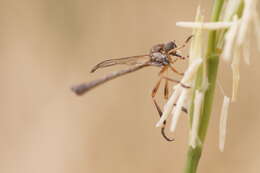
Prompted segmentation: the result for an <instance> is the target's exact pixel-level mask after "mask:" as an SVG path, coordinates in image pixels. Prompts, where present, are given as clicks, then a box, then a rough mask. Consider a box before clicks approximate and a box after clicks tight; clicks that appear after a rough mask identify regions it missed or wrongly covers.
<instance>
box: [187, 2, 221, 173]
mask: <svg viewBox="0 0 260 173" xmlns="http://www.w3.org/2000/svg"><path fill="white" fill-rule="evenodd" d="M224 1H225V0H215V2H214V6H213V12H212V17H211V21H212V22H216V21H218V20H219V17H220V13H221V10H222V7H223V4H224ZM217 41H218V40H217V38H216V31H210V32H209V38H208V49H207V53H206V69H205V70H206V71H207V76H208V82H209V86H208V89H207V91H206V92H205V97H204V105H203V106H202V111H201V115H200V123H199V131H198V137H199V139H200V141H201V144H199V145H197V146H196V148H192V147H191V146H190V147H189V150H188V154H187V161H186V167H185V171H184V172H185V173H196V171H197V167H198V164H199V160H200V156H201V152H202V149H203V143H204V141H205V137H206V133H207V129H208V125H209V119H210V114H211V110H212V103H213V97H214V91H215V86H216V78H217V70H218V62H219V55H218V54H217V49H216V47H217ZM202 77H203V76H201V78H202ZM197 80H200V79H197Z"/></svg>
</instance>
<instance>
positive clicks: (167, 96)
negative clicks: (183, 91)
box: [164, 80, 169, 100]
mask: <svg viewBox="0 0 260 173" xmlns="http://www.w3.org/2000/svg"><path fill="white" fill-rule="evenodd" d="M168 98H169V83H168V80H165V85H164V99H165V100H168Z"/></svg>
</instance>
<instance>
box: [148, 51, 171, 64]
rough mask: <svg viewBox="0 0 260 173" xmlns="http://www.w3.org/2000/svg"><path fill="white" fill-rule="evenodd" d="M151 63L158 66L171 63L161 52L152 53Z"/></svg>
mask: <svg viewBox="0 0 260 173" xmlns="http://www.w3.org/2000/svg"><path fill="white" fill-rule="evenodd" d="M151 61H152V62H153V64H154V65H156V66H163V65H167V64H169V63H170V62H169V59H168V57H167V55H165V54H163V53H160V52H155V53H152V54H151Z"/></svg>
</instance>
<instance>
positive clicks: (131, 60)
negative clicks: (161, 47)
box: [91, 55, 150, 73]
mask: <svg viewBox="0 0 260 173" xmlns="http://www.w3.org/2000/svg"><path fill="white" fill-rule="evenodd" d="M149 61H150V56H149V55H138V56H130V57H124V58H118V59H109V60H105V61H102V62H100V63H99V64H97V65H96V66H94V67H93V68H92V70H91V73H93V72H95V71H96V70H97V69H99V68H105V67H109V66H113V65H117V64H124V65H139V64H145V63H147V62H149Z"/></svg>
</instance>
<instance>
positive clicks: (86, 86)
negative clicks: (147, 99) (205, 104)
mask: <svg viewBox="0 0 260 173" xmlns="http://www.w3.org/2000/svg"><path fill="white" fill-rule="evenodd" d="M191 38H192V36H189V37H188V38H187V39H186V41H185V42H184V44H183V45H182V46H180V47H178V46H177V45H176V44H175V42H174V41H170V42H167V43H165V44H157V45H155V46H153V47H152V48H151V50H150V52H149V54H146V55H138V56H131V57H124V58H118V59H109V60H105V61H102V62H100V63H99V64H97V65H96V66H94V67H93V68H92V70H91V73H93V72H95V71H96V70H97V69H99V68H105V67H109V66H113V65H118V64H124V65H129V66H131V67H129V68H127V69H123V70H120V71H117V72H113V73H110V74H108V75H106V76H104V77H102V78H100V79H97V80H94V81H91V82H88V83H82V84H79V85H76V86H73V87H72V88H71V89H72V91H73V92H74V93H76V94H77V95H79V96H80V95H83V94H85V93H86V92H88V91H90V90H91V89H93V88H95V87H97V86H99V85H101V84H103V83H105V82H107V81H110V80H112V79H115V78H117V77H120V76H123V75H125V74H128V73H131V72H135V71H137V70H140V69H142V68H144V67H149V66H155V67H159V68H161V70H160V72H159V76H160V78H159V80H158V82H157V83H156V85H155V87H154V88H153V90H152V94H151V96H152V98H153V102H154V104H155V106H156V109H157V111H158V113H159V115H160V117H161V116H162V111H161V109H160V107H159V105H158V104H157V102H156V100H155V95H156V93H157V90H158V88H159V86H160V83H161V81H162V80H165V87H164V98H165V99H167V98H168V95H169V90H168V81H171V82H176V83H179V81H178V80H174V79H171V78H169V77H166V76H164V74H165V72H166V71H168V70H171V71H173V72H174V73H177V74H179V75H183V73H180V72H179V71H178V70H176V69H175V68H174V67H173V64H174V63H175V62H176V61H177V60H179V59H186V58H187V57H184V56H182V55H180V54H179V53H178V50H179V49H182V48H184V47H185V46H186V45H187V43H188V42H189V40H190V39H191ZM184 87H186V86H184ZM183 111H184V112H187V111H186V109H185V108H183ZM165 125H166V121H164V126H163V127H162V129H161V134H162V136H163V137H164V138H165V139H166V140H167V141H173V140H174V139H170V138H169V137H167V136H166V134H165Z"/></svg>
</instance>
